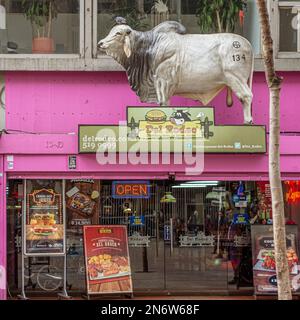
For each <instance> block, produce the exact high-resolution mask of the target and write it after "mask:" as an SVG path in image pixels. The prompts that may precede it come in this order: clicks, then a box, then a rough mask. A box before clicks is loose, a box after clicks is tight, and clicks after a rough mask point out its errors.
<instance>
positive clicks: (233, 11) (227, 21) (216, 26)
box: [196, 0, 247, 32]
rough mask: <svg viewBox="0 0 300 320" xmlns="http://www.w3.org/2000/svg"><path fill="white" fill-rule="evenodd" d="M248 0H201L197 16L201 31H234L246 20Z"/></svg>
mask: <svg viewBox="0 0 300 320" xmlns="http://www.w3.org/2000/svg"><path fill="white" fill-rule="evenodd" d="M246 6H247V0H200V1H198V8H197V11H196V16H197V18H198V21H197V22H198V25H199V26H200V29H201V32H234V31H235V27H236V23H237V21H238V20H239V21H240V24H242V23H243V20H244V10H245V9H246Z"/></svg>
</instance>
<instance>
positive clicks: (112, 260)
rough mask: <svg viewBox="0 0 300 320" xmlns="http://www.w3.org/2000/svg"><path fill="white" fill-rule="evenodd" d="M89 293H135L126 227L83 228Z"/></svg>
mask: <svg viewBox="0 0 300 320" xmlns="http://www.w3.org/2000/svg"><path fill="white" fill-rule="evenodd" d="M83 236H84V249H85V262H86V270H87V271H86V279H87V293H88V294H89V295H90V294H102V293H132V278H131V268H130V259H129V252H128V238H127V228H126V226H119V225H93V226H84V227H83Z"/></svg>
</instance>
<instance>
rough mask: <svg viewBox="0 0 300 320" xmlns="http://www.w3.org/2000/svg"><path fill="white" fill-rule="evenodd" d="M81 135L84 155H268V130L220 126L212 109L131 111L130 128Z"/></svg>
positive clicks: (94, 129) (83, 129)
mask: <svg viewBox="0 0 300 320" xmlns="http://www.w3.org/2000/svg"><path fill="white" fill-rule="evenodd" d="M78 132H79V152H80V153H97V152H100V151H110V152H113V151H115V152H120V153H123V152H129V153H130V152H135V151H136V150H137V148H138V149H139V151H140V152H147V153H148V152H161V153H164V152H174V153H178V152H182V150H186V151H187V150H188V151H190V152H197V151H199V152H203V151H204V152H206V153H265V152H266V131H265V126H258V125H253V126H248V125H234V126H229V125H227V126H218V125H216V124H215V116H214V108H212V107H205V108H199V107H190V108H188V107H185V108H183V107H177V108H167V107H164V108H163V107H162V108H160V107H155V108H154V107H128V108H127V125H123V126H117V125H116V126H113V125H111V126H107V125H80V126H79V130H78ZM203 148H204V150H203Z"/></svg>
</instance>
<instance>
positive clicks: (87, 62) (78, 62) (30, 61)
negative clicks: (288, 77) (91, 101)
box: [0, 54, 300, 71]
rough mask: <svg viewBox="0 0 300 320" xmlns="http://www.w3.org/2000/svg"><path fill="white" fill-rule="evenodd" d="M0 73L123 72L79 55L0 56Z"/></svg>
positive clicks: (258, 63)
mask: <svg viewBox="0 0 300 320" xmlns="http://www.w3.org/2000/svg"><path fill="white" fill-rule="evenodd" d="M275 66H276V70H277V71H300V58H282V59H276V60H275ZM254 70H255V71H264V65H263V59H262V58H255V68H254ZM0 71H124V69H123V67H122V66H120V65H119V64H118V63H117V62H116V61H114V60H113V59H112V58H111V57H108V56H98V57H97V58H89V59H88V58H80V56H79V55H74V54H71V55H60V54H57V55H32V54H27V55H12V54H11V55H9V54H5V55H0Z"/></svg>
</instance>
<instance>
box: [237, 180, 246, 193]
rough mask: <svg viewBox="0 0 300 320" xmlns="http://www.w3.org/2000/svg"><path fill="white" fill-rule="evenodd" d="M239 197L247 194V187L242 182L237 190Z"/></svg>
mask: <svg viewBox="0 0 300 320" xmlns="http://www.w3.org/2000/svg"><path fill="white" fill-rule="evenodd" d="M236 194H237V195H238V196H243V195H244V194H245V187H244V184H243V182H242V181H240V184H239V187H238V189H237V193H236Z"/></svg>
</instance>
